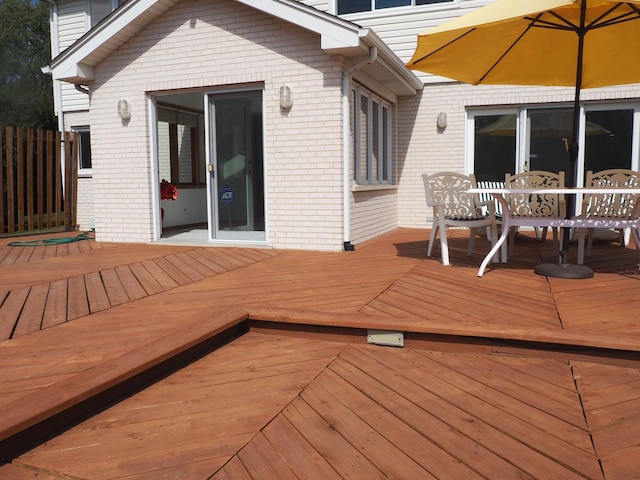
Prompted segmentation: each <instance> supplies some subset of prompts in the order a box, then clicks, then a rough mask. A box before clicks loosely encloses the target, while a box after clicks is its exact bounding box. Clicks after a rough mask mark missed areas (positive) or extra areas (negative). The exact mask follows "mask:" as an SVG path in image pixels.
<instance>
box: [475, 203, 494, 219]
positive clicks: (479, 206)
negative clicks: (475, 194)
mask: <svg viewBox="0 0 640 480" xmlns="http://www.w3.org/2000/svg"><path fill="white" fill-rule="evenodd" d="M482 207H488V209H489V215H491V216H494V217H495V215H496V206H495V202H494V201H493V200H487V201H485V202H477V203H476V210H478V211H482Z"/></svg>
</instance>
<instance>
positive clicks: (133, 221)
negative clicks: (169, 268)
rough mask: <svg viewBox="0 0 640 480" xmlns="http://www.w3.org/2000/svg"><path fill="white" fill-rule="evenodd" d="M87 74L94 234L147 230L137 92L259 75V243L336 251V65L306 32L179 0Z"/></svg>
mask: <svg viewBox="0 0 640 480" xmlns="http://www.w3.org/2000/svg"><path fill="white" fill-rule="evenodd" d="M95 74H96V78H97V79H98V80H97V81H96V83H95V84H94V85H93V86H92V87H91V89H92V99H91V100H92V109H91V126H92V143H93V146H94V150H93V162H94V171H95V198H96V202H95V210H96V225H97V228H96V236H97V238H98V239H99V240H102V241H140V242H145V241H150V240H151V239H152V237H153V228H152V226H153V221H152V220H153V218H152V215H153V214H152V205H151V200H150V199H151V182H152V181H155V180H152V178H151V165H150V153H149V140H148V136H149V129H148V112H147V103H146V98H147V92H166V91H168V90H172V89H180V88H199V87H201V88H203V89H206V88H209V89H213V88H215V87H218V86H224V85H233V84H237V85H242V84H246V83H249V82H252V83H263V84H264V97H265V111H264V118H265V125H264V130H265V165H266V173H267V175H266V187H267V193H266V196H267V219H268V240H269V242H270V244H271V245H273V246H274V247H277V248H300V249H320V250H338V249H340V248H342V207H341V205H342V189H341V184H342V176H341V173H342V167H341V165H342V143H341V128H342V127H341V90H340V88H341V68H340V65H338V64H337V63H336V62H335V60H334V59H331V58H330V57H329V56H328V55H325V54H323V53H322V52H321V50H320V49H319V38H318V37H317V36H316V35H313V34H311V33H308V32H307V31H305V30H301V29H296V28H294V27H293V26H292V25H291V24H289V23H286V22H281V21H278V20H276V19H274V18H271V17H269V16H267V15H264V14H262V13H260V12H256V11H255V10H252V9H248V8H245V7H243V6H241V5H238V4H237V3H235V2H231V1H220V2H213V3H211V2H206V1H201V0H194V1H190V0H184V1H182V2H180V3H179V4H178V5H176V7H174V8H173V9H171V10H169V11H168V12H167V13H166V14H165V15H163V16H162V17H161V18H159V19H158V20H157V21H155V22H154V23H153V24H152V25H149V26H148V27H147V28H145V29H144V30H143V31H141V32H140V33H139V34H138V35H137V36H136V37H135V38H133V39H132V40H131V41H130V42H129V43H128V44H126V45H123V46H122V47H121V48H120V49H118V51H117V52H115V53H114V54H112V55H111V56H110V57H109V58H107V59H106V60H105V61H104V62H103V63H102V64H100V65H98V66H97V67H96V70H95ZM105 78H106V79H108V80H107V81H103V80H102V79H105ZM284 83H286V84H288V85H290V86H291V88H292V90H293V98H294V105H293V108H292V109H291V110H290V111H289V112H288V113H283V112H281V111H280V107H279V104H278V96H279V89H280V86H281V85H282V84H284ZM120 98H126V99H128V100H129V102H130V103H131V106H132V117H131V120H130V121H129V122H128V123H127V124H123V123H122V122H121V120H120V119H119V117H118V115H117V102H118V99H120ZM98 199H99V200H98Z"/></svg>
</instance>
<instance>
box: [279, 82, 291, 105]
mask: <svg viewBox="0 0 640 480" xmlns="http://www.w3.org/2000/svg"><path fill="white" fill-rule="evenodd" d="M292 105H293V95H292V93H291V87H290V86H289V85H283V86H281V87H280V108H282V109H283V110H289V109H290V108H291V106H292Z"/></svg>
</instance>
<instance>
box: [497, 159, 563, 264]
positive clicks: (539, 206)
mask: <svg viewBox="0 0 640 480" xmlns="http://www.w3.org/2000/svg"><path fill="white" fill-rule="evenodd" d="M504 183H505V186H506V188H563V187H564V172H560V173H554V172H547V171H544V170H532V171H530V172H523V173H517V174H515V175H511V174H509V173H507V174H506V175H505V182H504ZM506 200H507V203H508V204H509V212H510V214H511V217H512V225H513V226H512V227H511V228H510V231H509V241H508V243H509V255H513V249H514V244H515V230H516V228H517V227H520V226H532V227H534V228H535V231H536V238H537V239H538V240H540V241H544V240H545V239H546V237H547V227H539V226H537V225H536V221H530V220H529V219H539V218H543V217H564V216H565V213H566V205H565V199H564V195H558V194H546V193H545V194H539V193H538V194H530V193H511V194H509V195H508V196H507V199H506ZM528 222H530V223H529V224H528ZM540 230H541V231H540ZM552 231H553V246H554V248H555V250H556V251H558V245H559V242H558V228H557V227H552ZM502 254H503V259H502V261H503V262H504V261H505V259H504V255H505V252H504V250H503V252H502Z"/></svg>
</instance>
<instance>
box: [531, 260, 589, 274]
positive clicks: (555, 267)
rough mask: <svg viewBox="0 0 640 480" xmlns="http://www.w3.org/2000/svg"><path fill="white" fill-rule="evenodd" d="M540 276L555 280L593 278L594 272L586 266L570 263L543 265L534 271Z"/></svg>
mask: <svg viewBox="0 0 640 480" xmlns="http://www.w3.org/2000/svg"><path fill="white" fill-rule="evenodd" d="M533 271H534V272H535V273H537V274H538V275H544V276H545V277H554V278H591V277H593V270H591V269H590V268H589V267H585V266H584V265H572V264H569V263H541V264H540V265H538V266H536V268H535V269H534V270H533Z"/></svg>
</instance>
